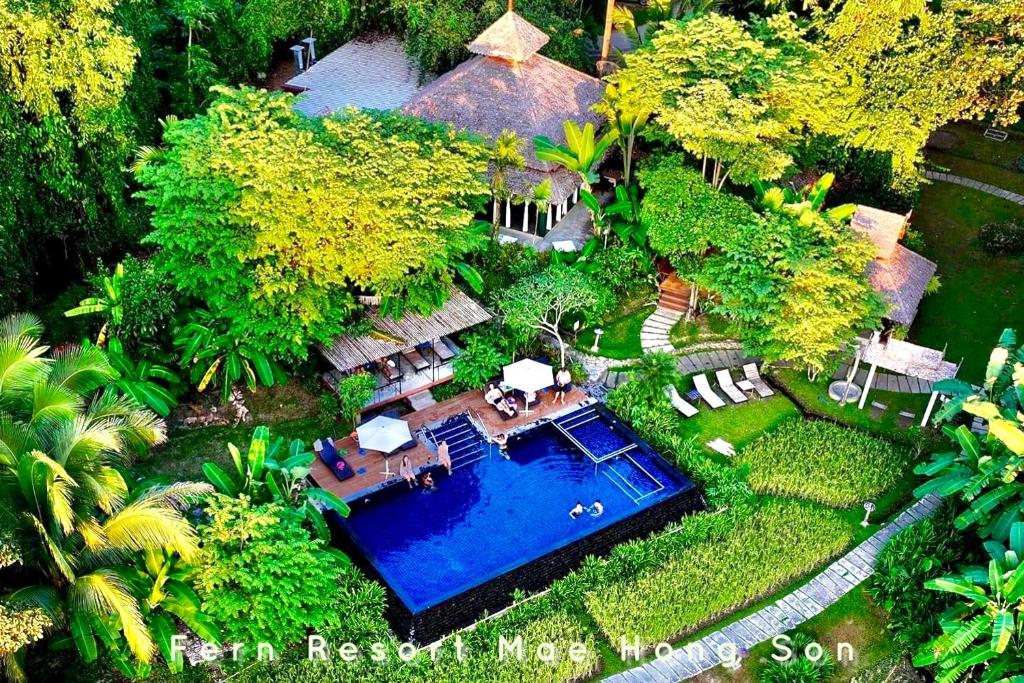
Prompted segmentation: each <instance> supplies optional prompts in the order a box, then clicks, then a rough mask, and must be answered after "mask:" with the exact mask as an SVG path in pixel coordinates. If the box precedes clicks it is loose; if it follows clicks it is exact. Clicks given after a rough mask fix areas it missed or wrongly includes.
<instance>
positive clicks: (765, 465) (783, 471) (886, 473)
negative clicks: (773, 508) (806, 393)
mask: <svg viewBox="0 0 1024 683" xmlns="http://www.w3.org/2000/svg"><path fill="white" fill-rule="evenodd" d="M737 462H738V463H740V464H741V465H747V466H749V467H750V485H751V487H753V489H754V490H755V491H757V492H759V493H772V494H778V495H783V496H794V497H797V498H806V499H808V500H814V501H817V502H819V503H824V504H826V505H831V506H833V507H849V506H851V505H857V504H860V503H863V502H864V501H866V500H869V499H872V498H875V497H877V496H879V495H881V494H883V493H885V492H886V491H888V490H889V489H890V488H891V487H892V486H893V485H894V484H896V483H897V482H898V481H899V480H900V479H901V478H902V476H903V473H904V472H905V470H906V468H907V465H908V464H909V462H910V457H909V455H908V454H907V452H906V450H905V449H897V448H896V447H894V446H893V445H891V444H890V443H889V442H887V441H883V440H881V439H878V438H876V437H873V436H869V435H867V434H864V433H862V432H859V431H855V430H852V429H847V428H845V427H840V426H838V425H834V424H832V423H831V422H825V421H821V420H803V419H794V420H789V421H787V422H784V423H783V424H781V425H779V426H778V427H777V428H775V429H774V430H772V431H770V432H768V433H766V434H763V435H762V436H760V437H759V438H758V439H757V440H756V441H754V442H753V443H752V444H750V445H749V446H747V447H746V448H744V449H743V450H742V451H741V452H740V454H739V457H738V458H737Z"/></svg>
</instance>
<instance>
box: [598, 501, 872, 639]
mask: <svg viewBox="0 0 1024 683" xmlns="http://www.w3.org/2000/svg"><path fill="white" fill-rule="evenodd" d="M851 536H852V534H851V531H850V527H849V526H848V525H847V524H846V523H845V522H844V521H843V520H842V518H841V517H840V516H839V515H838V514H836V513H832V512H828V511H826V510H822V509H821V508H818V507H815V506H812V505H808V504H804V503H795V502H784V501H769V502H766V503H764V504H763V505H762V506H761V507H759V508H757V509H755V510H754V511H753V512H751V513H750V515H749V516H746V517H744V518H743V519H742V521H741V522H740V523H739V524H738V525H737V526H736V527H735V528H733V529H732V530H731V531H730V533H729V534H727V535H724V536H722V537H721V538H716V539H714V540H713V541H708V542H702V543H696V544H694V545H692V546H690V547H688V548H685V549H684V550H682V551H681V552H679V553H678V554H677V555H676V556H675V557H673V558H671V559H669V560H668V561H667V562H665V563H664V564H663V565H662V566H660V567H658V568H657V569H654V570H652V571H650V572H647V573H645V574H642V575H641V576H639V577H638V578H637V579H635V580H633V581H628V582H622V583H617V584H614V585H611V586H607V587H603V588H596V589H594V590H593V591H592V592H590V593H588V594H587V597H586V605H587V609H588V611H589V612H590V613H591V614H592V615H593V617H594V620H595V621H596V622H597V624H598V626H599V627H600V628H601V630H602V631H603V632H604V633H605V635H606V636H607V637H608V638H609V639H610V640H611V641H612V642H614V643H618V642H620V638H626V639H627V640H628V642H632V639H633V638H635V637H636V638H639V640H640V642H641V643H642V644H643V645H645V646H652V645H654V644H655V643H659V642H661V641H664V640H671V639H673V638H674V637H678V636H681V635H683V634H686V633H690V632H693V631H695V630H697V629H699V628H700V627H701V626H703V625H705V624H707V623H710V622H711V621H713V620H715V619H717V618H720V617H722V616H724V615H725V614H728V613H729V612H732V611H734V610H736V609H739V608H741V607H743V606H745V605H747V604H749V603H751V602H753V601H755V600H757V599H758V598H760V597H762V596H764V595H767V594H768V593H770V592H771V591H773V590H775V589H777V588H779V587H780V586H783V585H785V584H786V583H787V582H789V581H791V580H793V579H795V578H797V577H799V576H801V575H803V574H804V573H806V572H808V571H810V570H812V569H814V568H815V567H817V566H818V565H819V564H820V563H822V562H824V561H825V560H827V559H829V558H831V557H833V556H835V555H837V554H839V553H840V552H841V551H842V550H843V549H844V548H845V547H846V546H847V544H848V543H849V542H850V540H851Z"/></svg>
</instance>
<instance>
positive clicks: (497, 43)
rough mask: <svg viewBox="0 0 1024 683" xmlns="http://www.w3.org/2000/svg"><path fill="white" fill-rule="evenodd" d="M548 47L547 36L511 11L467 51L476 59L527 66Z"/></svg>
mask: <svg viewBox="0 0 1024 683" xmlns="http://www.w3.org/2000/svg"><path fill="white" fill-rule="evenodd" d="M547 43H548V36H547V34H546V33H544V32H543V31H541V30H540V29H539V28H537V27H536V26H534V25H533V24H531V23H530V22H528V21H527V20H526V19H523V18H522V17H521V16H519V15H518V14H516V13H515V12H512V11H509V12H505V13H504V14H503V15H501V18H500V19H498V20H497V21H496V22H494V23H493V24H491V25H490V26H488V27H487V28H486V29H484V32H483V33H481V34H480V35H478V36H477V37H476V40H474V41H473V42H472V43H470V44H469V45H467V46H466V48H467V49H468V50H469V51H470V52H472V53H473V54H475V55H482V56H484V57H497V58H498V59H507V60H509V61H510V62H525V61H526V60H527V59H529V58H530V57H532V56H533V55H534V54H536V53H537V50H539V49H541V48H542V47H544V46H545V45H547Z"/></svg>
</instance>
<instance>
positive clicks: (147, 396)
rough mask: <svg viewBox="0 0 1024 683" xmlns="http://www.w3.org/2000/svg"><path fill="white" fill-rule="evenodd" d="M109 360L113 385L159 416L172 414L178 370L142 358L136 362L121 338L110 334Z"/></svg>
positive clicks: (176, 402)
mask: <svg viewBox="0 0 1024 683" xmlns="http://www.w3.org/2000/svg"><path fill="white" fill-rule="evenodd" d="M107 360H108V361H109V362H110V367H111V368H112V369H113V370H114V372H115V373H116V375H115V379H114V386H116V387H117V388H118V389H119V390H120V391H121V392H122V393H123V394H124V395H125V396H130V397H131V398H133V399H134V400H135V402H136V403H138V404H139V405H142V406H146V407H147V408H149V409H150V410H152V411H153V412H154V413H156V414H157V415H159V416H160V417H167V416H168V415H170V414H171V408H173V407H174V406H176V405H178V400H177V399H176V398H174V394H172V393H171V391H170V390H169V389H168V387H167V386H165V385H164V384H163V383H166V384H167V385H168V386H170V387H172V388H176V387H177V386H178V384H180V380H179V379H178V375H177V373H175V372H174V371H173V370H171V369H170V368H167V367H164V366H163V365H159V364H157V363H151V362H149V361H146V360H143V361H139V362H138V363H136V362H135V361H133V360H132V359H131V358H129V357H128V355H127V354H126V353H125V351H124V347H123V346H122V345H121V340H120V339H118V338H117V337H111V339H110V341H109V342H108V343H107Z"/></svg>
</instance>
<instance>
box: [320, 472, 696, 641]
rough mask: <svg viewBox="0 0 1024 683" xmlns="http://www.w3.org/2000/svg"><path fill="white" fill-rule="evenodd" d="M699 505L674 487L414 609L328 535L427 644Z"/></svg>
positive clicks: (410, 635) (395, 618) (341, 540)
mask: <svg viewBox="0 0 1024 683" xmlns="http://www.w3.org/2000/svg"><path fill="white" fill-rule="evenodd" d="M704 509H705V503H704V497H703V496H702V495H701V493H700V490H699V489H697V488H696V487H693V488H690V489H687V490H683V491H680V492H678V493H676V494H675V495H673V496H671V497H669V498H666V499H665V500H662V501H660V502H658V503H657V504H655V505H652V506H651V507H649V508H646V509H644V510H639V511H638V512H637V513H636V514H635V515H633V516H632V517H628V518H626V519H624V520H622V521H621V522H618V523H616V524H613V525H612V526H610V527H608V528H606V529H602V530H601V531H597V532H595V533H593V534H591V535H590V536H587V537H585V538H581V539H579V540H577V541H574V542H572V543H570V544H569V545H567V546H564V547H562V548H560V549H558V550H554V551H552V552H550V553H548V554H546V555H542V556H540V557H538V558H537V559H535V560H533V561H531V562H528V563H526V564H525V565H523V566H521V567H517V568H515V569H513V570H511V571H509V572H507V573H505V574H502V575H501V576H497V577H495V578H494V579H491V580H490V581H488V582H486V583H483V584H481V585H479V586H476V587H474V588H470V589H469V590H467V591H466V592H464V593H461V594H459V595H457V596H455V597H453V598H450V599H449V600H445V601H444V602H442V603H439V604H437V605H435V606H433V607H430V608H428V609H426V610H424V611H422V612H419V613H415V614H414V613H412V612H410V611H409V610H408V609H407V608H406V607H405V605H404V604H403V603H402V601H401V600H400V599H399V598H398V596H397V595H396V594H395V593H394V592H393V591H392V590H391V588H390V586H388V583H387V581H385V580H384V579H383V578H382V577H381V576H380V575H379V574H378V573H377V571H376V570H375V569H374V568H373V565H371V564H370V562H369V561H367V560H366V558H365V557H364V556H363V554H362V553H361V552H360V551H359V549H358V548H356V547H355V545H354V544H353V543H352V542H351V541H350V540H349V539H348V538H347V535H346V534H345V532H344V531H342V530H341V529H335V533H334V534H333V535H334V536H335V543H336V545H338V546H340V547H341V548H342V549H343V550H345V552H346V553H348V555H349V557H351V558H352V560H353V562H354V563H355V564H356V565H357V566H358V567H359V568H360V569H362V570H363V571H365V572H366V573H367V574H368V575H369V576H371V577H372V578H374V579H375V580H377V581H378V582H379V583H380V584H381V585H383V586H384V588H385V589H386V591H387V594H388V609H387V614H386V616H387V618H388V621H389V622H391V625H392V627H393V628H394V629H395V632H396V633H397V634H398V636H399V637H400V638H402V639H406V640H410V641H413V642H416V643H420V644H427V643H431V642H434V641H435V640H437V639H439V638H441V637H443V636H445V635H447V634H449V633H451V632H452V631H454V630H456V629H460V628H463V627H465V626H469V625H470V624H472V623H473V622H474V621H476V620H477V619H479V618H480V617H481V616H483V614H484V612H488V613H494V612H496V611H498V610H500V609H503V608H505V607H508V606H509V605H510V604H512V594H513V592H514V591H515V590H516V589H519V590H523V591H538V590H542V589H544V588H547V587H548V586H550V585H551V583H552V582H553V581H555V580H557V579H560V578H562V577H563V576H565V575H566V574H568V573H569V572H571V571H573V570H574V569H576V568H577V567H579V566H580V564H582V562H583V560H584V558H586V557H587V556H588V555H598V556H600V555H605V554H606V553H608V551H609V550H611V549H612V548H613V547H614V546H616V545H618V544H619V543H623V542H625V541H628V540H630V539H633V538H641V537H643V536H646V535H648V534H650V533H651V532H654V531H658V530H660V529H662V528H664V527H665V526H666V525H668V524H670V523H672V522H677V521H679V519H680V518H681V517H683V516H684V515H687V514H690V513H693V512H699V511H701V510H704ZM332 526H336V525H332ZM509 543H515V539H509Z"/></svg>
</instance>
